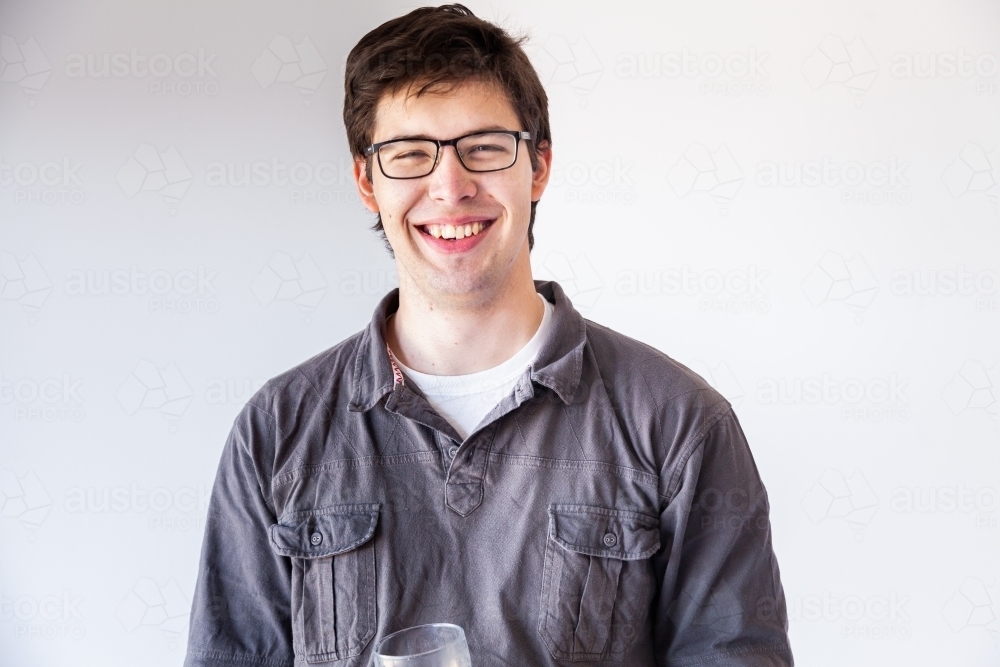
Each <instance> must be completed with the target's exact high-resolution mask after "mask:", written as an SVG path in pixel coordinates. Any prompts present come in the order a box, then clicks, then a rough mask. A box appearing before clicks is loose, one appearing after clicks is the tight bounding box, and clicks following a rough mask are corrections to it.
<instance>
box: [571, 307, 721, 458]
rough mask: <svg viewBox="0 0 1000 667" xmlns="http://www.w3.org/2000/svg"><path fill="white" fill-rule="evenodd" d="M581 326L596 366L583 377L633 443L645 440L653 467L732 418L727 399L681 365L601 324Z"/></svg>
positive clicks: (678, 454) (678, 455)
mask: <svg viewBox="0 0 1000 667" xmlns="http://www.w3.org/2000/svg"><path fill="white" fill-rule="evenodd" d="M584 322H585V323H586V327H587V345H588V347H589V348H590V351H591V353H592V355H593V356H592V361H593V365H594V366H595V370H594V371H593V372H592V373H591V374H589V375H590V377H589V378H587V375H588V374H585V376H584V377H585V378H587V381H588V382H591V383H593V382H600V383H601V384H602V385H603V388H604V390H605V391H606V392H607V395H608V398H609V400H610V401H611V403H612V405H613V408H614V410H615V412H616V413H617V414H618V415H619V417H620V419H621V420H622V422H623V424H625V425H626V427H627V428H628V430H629V431H631V432H632V434H633V442H634V444H636V445H637V446H642V445H641V444H640V442H636V440H639V441H645V442H644V445H645V447H648V448H649V449H648V450H647V452H648V454H649V455H650V456H651V457H652V458H653V459H654V460H655V461H656V464H657V465H658V466H662V465H664V464H668V463H669V462H670V461H673V462H675V463H676V462H678V461H679V460H682V459H684V458H686V457H687V456H688V455H690V453H691V451H692V449H693V448H694V447H696V446H697V445H698V444H699V442H701V441H702V440H703V439H704V437H705V435H706V434H707V433H708V432H709V430H711V428H712V427H713V426H715V425H716V424H717V423H718V422H719V421H720V420H721V419H723V418H725V417H727V415H730V414H732V406H731V405H730V403H729V401H727V400H726V399H725V397H723V396H722V394H720V393H719V392H718V391H716V390H715V389H713V388H712V386H711V385H709V384H708V382H707V381H706V380H705V379H704V378H703V377H702V376H701V375H699V374H698V373H696V372H694V371H693V370H691V369H690V368H688V367H687V366H685V365H684V364H682V363H680V362H679V361H677V360H675V359H673V358H671V357H670V356H668V355H667V354H666V353H664V352H662V351H660V350H658V349H656V348H654V347H652V346H651V345H648V344H646V343H643V342H641V341H638V340H636V339H634V338H631V337H629V336H626V335H625V334H622V333H619V332H617V331H614V330H613V329H609V328H608V327H606V326H603V325H600V324H597V323H596V322H592V321H590V320H586V319H585V320H584ZM585 367H586V364H585ZM645 447H643V448H644V449H645Z"/></svg>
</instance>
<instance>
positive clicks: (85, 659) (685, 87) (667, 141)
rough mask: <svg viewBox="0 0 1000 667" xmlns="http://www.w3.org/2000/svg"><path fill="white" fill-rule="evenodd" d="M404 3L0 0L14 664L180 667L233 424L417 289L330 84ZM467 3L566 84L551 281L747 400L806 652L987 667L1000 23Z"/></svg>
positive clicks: (842, 659)
mask: <svg viewBox="0 0 1000 667" xmlns="http://www.w3.org/2000/svg"><path fill="white" fill-rule="evenodd" d="M414 6H415V5H412V4H402V3H388V2H382V3H377V4H372V3H350V4H348V3H333V2H328V3H326V2H293V1H284V0H282V1H275V2H239V3H237V2H230V3H219V2H216V3H200V2H186V3H180V2H170V3H165V2H164V3H158V4H156V5H151V4H150V5H147V4H143V3H136V2H115V1H114V0H100V1H97V2H89V3H83V2H52V1H48V2H40V1H35V2H27V1H22V2H11V1H8V2H3V3H0V34H2V35H3V38H2V40H3V41H2V58H3V60H2V64H0V65H2V67H3V71H2V74H0V78H2V83H0V163H2V164H0V176H2V180H0V253H2V254H0V269H2V273H0V322H2V325H0V376H2V377H0V470H2V472H0V502H2V516H0V663H2V664H3V665H5V666H6V665H13V666H17V667H29V666H35V665H39V666H41V665H102V666H115V665H122V666H126V665H128V666H131V665H137V664H143V665H179V664H180V663H181V661H182V659H183V652H184V645H185V641H186V628H187V614H188V611H189V605H190V600H191V595H192V592H193V587H194V581H195V575H196V570H197V562H198V552H199V547H200V543H201V533H202V527H203V520H204V516H205V510H206V501H207V496H208V493H209V490H210V488H211V483H212V480H213V477H214V474H215V467H216V464H217V462H218V458H219V455H220V452H221V449H222V446H223V442H224V440H225V437H226V434H227V433H228V431H229V428H230V425H231V423H232V420H233V418H234V416H235V415H236V413H237V412H238V410H239V409H240V406H241V405H242V403H243V402H244V401H245V400H246V398H247V397H248V396H249V395H250V393H251V392H252V391H253V389H254V388H255V387H256V386H259V384H260V383H261V382H262V381H263V380H265V379H267V378H269V377H272V376H273V375H276V374H277V373H279V372H282V371H284V370H286V369H287V368H289V367H291V366H292V365H294V364H297V363H299V362H301V361H303V360H305V359H306V358H308V357H310V356H312V355H313V354H315V353H318V352H320V351H321V350H324V349H326V348H328V347H330V346H332V345H334V344H336V343H337V342H339V341H340V340H342V339H343V338H345V337H347V336H348V335H350V334H352V333H354V332H356V331H358V330H359V329H361V328H362V327H364V326H365V325H366V324H367V322H368V321H369V319H370V317H371V312H372V308H373V307H374V305H375V303H376V302H377V301H378V299H379V298H380V297H381V296H382V295H383V294H384V292H385V291H387V290H388V289H390V288H391V287H393V286H394V285H395V274H394V272H393V269H394V265H393V262H392V260H391V258H390V257H389V256H388V254H387V253H386V252H385V250H384V249H383V248H382V246H381V242H380V240H379V239H378V238H377V237H376V235H375V234H374V233H372V232H371V231H369V230H368V226H369V225H370V224H371V223H372V221H373V220H372V216H371V215H370V214H369V213H368V212H367V211H365V210H364V209H363V208H362V206H361V205H360V204H359V203H358V202H357V198H356V196H355V195H354V191H353V186H352V184H351V182H350V179H349V173H350V172H349V164H350V162H349V154H348V151H347V148H346V140H345V135H344V129H343V124H342V121H341V104H342V92H341V91H342V85H343V83H342V82H343V74H342V71H343V62H344V59H345V57H346V54H347V53H348V51H349V50H350V48H351V47H352V46H353V45H354V44H355V43H356V41H357V40H358V39H359V38H360V37H361V36H362V35H363V34H364V33H365V32H367V31H368V30H370V29H372V28H374V27H375V26H377V25H378V24H379V23H381V22H383V21H384V20H387V19H389V18H391V17H394V16H397V15H399V14H401V13H404V12H405V11H408V10H410V9H412V8H413V7H414ZM470 6H471V8H472V9H473V10H474V11H476V13H477V14H478V15H480V16H482V17H484V18H490V19H494V20H499V21H501V22H502V23H503V24H504V25H505V26H507V27H508V28H511V29H513V30H515V31H518V32H528V33H529V34H530V38H531V39H530V41H529V42H528V44H527V48H528V50H529V52H530V54H531V56H532V59H533V61H534V62H535V63H536V66H537V67H538V69H539V72H540V75H541V76H542V78H543V82H544V83H545V85H546V89H547V91H548V93H549V96H550V112H551V118H552V127H553V135H554V154H555V161H554V164H555V172H554V177H553V180H552V182H551V184H550V186H549V189H548V190H547V192H546V193H545V196H544V197H543V199H542V202H541V204H540V205H539V208H538V218H537V221H536V225H535V235H536V245H535V249H534V251H533V253H532V261H533V263H534V267H535V273H536V277H537V278H555V279H558V280H559V281H560V283H561V284H562V286H563V287H564V289H565V290H566V292H567V294H568V295H569V296H570V298H571V299H572V300H573V302H574V304H575V305H576V307H577V308H578V309H580V310H581V312H582V313H583V314H584V315H585V316H586V317H588V318H590V319H593V320H595V321H597V322H600V323H603V324H606V325H609V326H611V327H612V328H614V329H616V330H618V331H621V332H623V333H625V334H628V335H631V336H633V337H635V338H638V339H640V340H643V341H645V342H648V343H650V344H652V345H654V346H656V347H657V348H659V349H661V350H663V351H664V352H666V353H667V354H669V355H671V356H672V357H674V358H675V359H677V360H679V361H681V362H682V363H685V364H687V365H689V366H691V367H692V368H694V369H695V370H696V371H698V372H699V373H701V374H702V375H704V376H705V377H706V379H707V380H709V381H710V382H711V383H713V385H715V386H716V387H717V388H719V390H720V391H722V392H723V394H725V395H726V396H727V397H728V398H729V399H730V400H731V401H732V402H733V404H734V405H735V406H736V408H737V413H738V415H739V416H740V419H741V422H742V424H743V425H744V427H745V430H746V433H747V436H748V438H749V441H750V444H751V447H752V449H753V452H754V456H755V459H756V461H757V465H758V467H759V469H760V472H761V475H762V477H763V479H764V482H765V484H766V486H767V489H768V492H769V498H770V502H771V521H772V525H773V535H774V547H775V551H776V553H777V556H778V561H779V564H780V567H781V575H782V582H783V584H784V588H785V593H786V595H787V598H788V610H789V615H790V618H791V620H790V626H791V627H790V635H791V640H792V648H793V651H794V654H795V658H796V663H797V664H799V665H803V666H810V667H812V666H823V665H855V666H862V665H872V666H875V665H878V666H880V667H881V666H884V665H907V666H911V667H914V666H918V665H928V666H930V665H934V666H937V665H943V664H949V665H968V666H973V665H977V666H978V665H982V666H985V665H998V664H1000V647H998V631H1000V620H998V617H1000V585H998V581H1000V511H998V509H997V508H998V504H1000V499H998V489H1000V446H998V445H1000V437H998V431H997V406H998V403H997V399H998V398H1000V395H998V392H1000V374H998V368H1000V367H998V366H997V363H998V361H1000V350H998V342H1000V336H998V333H1000V327H998V324H1000V312H998V308H1000V306H998V299H1000V295H998V278H997V276H998V269H1000V254H998V243H997V242H998V240H1000V218H998V208H997V207H998V193H1000V186H998V183H1000V152H998V151H997V146H998V143H1000V120H998V119H1000V76H998V74H997V71H998V66H1000V62H998V59H1000V5H998V3H997V2H995V1H981V2H977V1H974V0H957V1H951V2H946V1H944V0H939V1H937V2H907V3H903V2H892V3H889V2H883V3H860V2H808V3H778V2H765V3H745V2H728V3H720V2H689V3H654V2H646V3H637V2H618V3H614V4H608V3H581V2H577V3H572V4H568V3H564V4H557V3H554V2H551V1H548V2H537V1H533V2H526V1H520V2H518V1H515V2H508V3H503V4H487V3H483V2H471V3H470ZM133 53H134V54H135V57H134V58H133ZM105 58H107V59H108V62H109V69H108V70H107V74H104V70H103V63H104V59H105ZM88 63H89V64H88ZM119 64H120V67H119V66H118V65H119ZM248 165H249V167H250V170H251V172H252V173H253V174H254V177H253V178H252V179H251V181H250V182H249V183H248V184H245V185H241V182H242V178H243V176H244V175H245V174H246V172H247V166H248ZM230 171H231V172H232V173H230ZM285 179H289V180H285ZM282 183H284V184H282ZM116 272H117V273H116Z"/></svg>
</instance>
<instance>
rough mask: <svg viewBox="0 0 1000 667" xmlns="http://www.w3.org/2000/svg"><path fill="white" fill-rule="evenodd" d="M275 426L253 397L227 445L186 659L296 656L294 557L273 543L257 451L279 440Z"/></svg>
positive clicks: (231, 661)
mask: <svg viewBox="0 0 1000 667" xmlns="http://www.w3.org/2000/svg"><path fill="white" fill-rule="evenodd" d="M273 431H274V429H273V422H272V421H271V419H270V417H269V416H268V415H267V414H266V413H265V412H263V411H262V410H260V409H258V408H256V407H254V406H252V405H247V406H246V407H245V408H244V409H243V411H242V412H241V413H240V415H239V417H237V419H236V423H235V424H234V425H233V429H232V431H231V432H230V434H229V438H228V440H227V442H226V446H225V448H224V450H223V453H222V460H221V462H220V463H219V470H218V473H217V474H216V478H215V484H214V485H213V487H212V495H211V498H210V500H209V505H208V517H207V519H206V521H205V537H204V541H203V543H202V550H201V562H200V565H199V571H198V580H197V585H196V587H195V594H194V602H193V604H192V609H191V625H190V634H189V637H188V648H187V657H186V659H185V661H184V666H185V667H209V666H215V665H218V666H222V665H225V666H227V667H233V666H234V665H262V666H266V667H285V666H288V667H291V665H292V664H293V652H292V639H291V620H290V613H289V610H290V607H291V603H290V595H291V583H290V581H291V570H290V567H291V565H290V562H289V559H287V558H283V557H281V556H278V555H276V554H275V553H274V551H272V549H271V546H270V543H269V540H268V529H269V528H270V526H271V525H272V524H274V523H276V520H275V514H274V509H273V507H272V506H271V504H270V503H269V502H268V497H269V495H270V494H269V487H270V478H269V476H267V475H266V474H263V473H262V472H261V471H260V469H259V466H258V465H255V460H254V458H255V457H254V456H253V455H252V452H255V451H256V452H257V453H258V456H259V453H260V450H262V449H264V450H266V449H267V448H269V447H271V446H273V442H274V438H273ZM257 460H258V461H259V460H266V459H261V458H257ZM272 460H273V459H272Z"/></svg>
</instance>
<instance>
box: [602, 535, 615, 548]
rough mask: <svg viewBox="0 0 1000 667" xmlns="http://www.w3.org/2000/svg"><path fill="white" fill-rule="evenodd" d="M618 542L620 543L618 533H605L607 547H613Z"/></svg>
mask: <svg viewBox="0 0 1000 667" xmlns="http://www.w3.org/2000/svg"><path fill="white" fill-rule="evenodd" d="M616 544H618V536H617V535H615V534H614V533H605V534H604V546H606V547H613V546H615V545H616Z"/></svg>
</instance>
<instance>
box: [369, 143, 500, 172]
mask: <svg viewBox="0 0 1000 667" xmlns="http://www.w3.org/2000/svg"><path fill="white" fill-rule="evenodd" d="M518 141H519V139H518V138H517V137H515V136H513V135H512V134H505V133H502V132H482V133H480V134H471V135H469V136H467V137H462V138H460V139H459V140H458V141H457V142H455V150H457V151H458V158H459V160H461V161H462V164H463V165H465V168H466V169H468V170H469V171H500V170H501V169H508V168H509V167H511V166H513V164H514V162H515V160H517V143H518ZM438 152H439V148H438V143H437V142H435V141H430V140H428V139H400V140H397V141H389V142H386V143H384V144H382V145H380V146H379V148H378V162H379V166H380V167H381V168H382V173H383V174H385V175H386V176H388V177H389V178H420V177H421V176H426V175H427V174H429V173H431V172H432V171H433V170H434V165H435V163H436V161H437V159H438Z"/></svg>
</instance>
